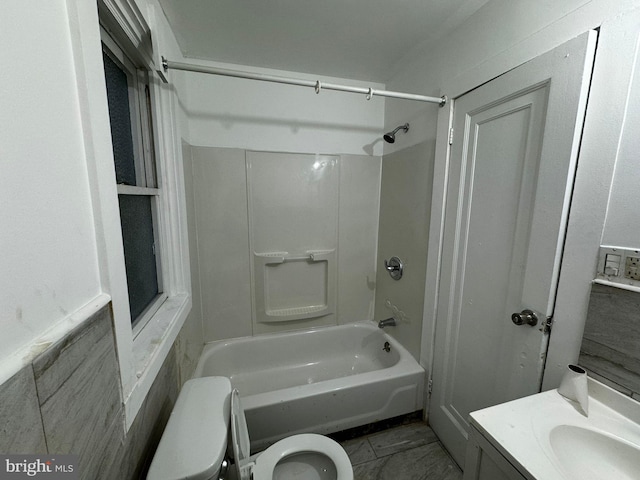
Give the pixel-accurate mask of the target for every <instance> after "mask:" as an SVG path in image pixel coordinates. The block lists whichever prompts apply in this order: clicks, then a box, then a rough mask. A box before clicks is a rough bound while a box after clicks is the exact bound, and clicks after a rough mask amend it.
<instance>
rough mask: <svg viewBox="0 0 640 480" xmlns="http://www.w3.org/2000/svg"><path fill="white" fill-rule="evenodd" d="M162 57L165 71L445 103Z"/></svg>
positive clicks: (431, 98) (443, 97) (401, 94)
mask: <svg viewBox="0 0 640 480" xmlns="http://www.w3.org/2000/svg"><path fill="white" fill-rule="evenodd" d="M161 58H162V68H163V70H164V71H165V72H167V71H168V70H169V69H171V70H183V71H187V72H197V73H208V74H212V75H222V76H226V77H235V78H246V79H249V80H260V81H263V82H273V83H284V84H287V85H297V86H300V87H311V88H314V89H315V90H316V93H320V88H322V89H323V90H336V91H340V92H348V93H360V94H365V95H366V97H367V100H370V99H371V98H372V97H373V96H374V95H377V96H380V97H388V98H398V99H402V100H415V101H418V102H427V103H437V104H438V105H439V106H440V107H444V105H445V104H446V103H447V97H446V95H443V96H442V97H428V96H426V95H416V94H413V93H402V92H392V91H389V90H374V89H373V88H371V87H368V88H365V87H352V86H349V85H337V84H332V83H322V84H320V81H319V80H317V81H313V80H302V79H298V78H288V77H279V76H276V75H268V74H264V73H252V72H243V71H240V70H228V69H225V68H217V67H205V66H201V65H194V64H189V63H181V62H173V61H171V60H167V59H166V58H165V57H164V56H162V57H161Z"/></svg>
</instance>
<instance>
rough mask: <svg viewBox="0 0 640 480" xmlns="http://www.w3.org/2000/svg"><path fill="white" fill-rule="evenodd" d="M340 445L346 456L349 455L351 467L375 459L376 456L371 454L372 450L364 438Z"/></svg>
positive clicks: (347, 441)
mask: <svg viewBox="0 0 640 480" xmlns="http://www.w3.org/2000/svg"><path fill="white" fill-rule="evenodd" d="M340 445H342V448H344V450H345V452H347V455H349V460H350V461H351V465H358V464H360V463H364V462H370V461H371V460H375V459H376V454H375V453H374V452H373V448H371V444H369V440H367V439H366V438H354V439H353V440H346V441H344V442H342V443H341V444H340Z"/></svg>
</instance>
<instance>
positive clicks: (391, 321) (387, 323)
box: [378, 317, 396, 328]
mask: <svg viewBox="0 0 640 480" xmlns="http://www.w3.org/2000/svg"><path fill="white" fill-rule="evenodd" d="M395 326H396V319H395V318H393V317H391V318H385V319H384V320H380V321H379V322H378V328H384V327H395Z"/></svg>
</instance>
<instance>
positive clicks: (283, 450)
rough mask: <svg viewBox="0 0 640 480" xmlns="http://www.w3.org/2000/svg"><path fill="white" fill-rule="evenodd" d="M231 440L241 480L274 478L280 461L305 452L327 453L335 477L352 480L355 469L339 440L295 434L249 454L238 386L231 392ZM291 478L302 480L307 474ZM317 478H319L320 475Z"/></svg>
mask: <svg viewBox="0 0 640 480" xmlns="http://www.w3.org/2000/svg"><path fill="white" fill-rule="evenodd" d="M231 443H232V445H233V456H234V459H235V464H236V471H237V478H238V480H250V479H251V478H253V479H254V480H272V478H273V474H274V470H275V469H276V466H277V465H278V463H279V462H280V461H282V460H283V459H286V458H288V457H292V456H295V455H296V454H304V453H310V454H316V455H318V456H324V457H326V458H328V459H329V460H330V461H331V462H333V466H334V467H335V469H336V477H335V478H336V480H353V469H352V467H351V462H350V461H349V457H348V456H347V453H346V452H345V451H344V449H343V448H342V447H341V446H340V445H339V444H338V443H337V442H335V441H333V440H331V439H330V438H328V437H325V436H323V435H316V434H312V433H305V434H300V435H293V436H291V437H287V438H285V439H283V440H280V441H279V442H276V443H274V444H273V445H271V446H270V447H269V448H267V449H266V450H265V451H264V452H262V453H260V454H258V455H254V456H250V440H249V431H248V429H247V420H246V418H245V415H244V410H243V409H242V405H241V404H240V396H239V394H238V390H236V389H234V390H233V391H232V392H231ZM309 465H311V464H309ZM291 478H300V480H303V479H304V478H305V477H304V476H301V477H297V476H291ZM314 478H318V477H317V475H316V476H314Z"/></svg>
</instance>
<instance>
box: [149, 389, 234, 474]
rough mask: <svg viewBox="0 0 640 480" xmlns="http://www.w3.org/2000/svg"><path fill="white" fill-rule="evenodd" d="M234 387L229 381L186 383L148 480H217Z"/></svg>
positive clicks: (155, 456) (163, 435)
mask: <svg viewBox="0 0 640 480" xmlns="http://www.w3.org/2000/svg"><path fill="white" fill-rule="evenodd" d="M230 396H231V383H230V382H229V379H228V378H226V377H201V378H194V379H192V380H189V381H187V382H186V383H185V384H184V386H183V387H182V390H181V391H180V395H179V396H178V400H177V401H176V404H175V406H174V407H173V411H172V412H171V416H170V417H169V422H168V423H167V426H166V428H165V430H164V433H163V434H162V439H161V440H160V444H159V445H158V449H157V450H156V453H155V455H154V457H153V462H152V463H151V467H150V469H149V473H148V475H147V479H149V480H177V479H189V480H209V479H211V478H218V473H219V472H220V466H221V465H222V461H223V460H224V455H225V452H226V449H227V432H228V430H229V418H230Z"/></svg>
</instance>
